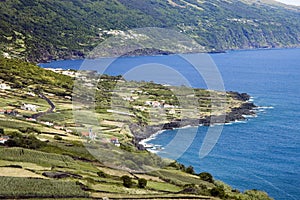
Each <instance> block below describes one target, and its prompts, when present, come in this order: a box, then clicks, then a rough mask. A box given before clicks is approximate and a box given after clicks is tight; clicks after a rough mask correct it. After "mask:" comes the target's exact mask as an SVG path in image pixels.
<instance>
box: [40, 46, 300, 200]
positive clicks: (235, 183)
mask: <svg viewBox="0 0 300 200" xmlns="http://www.w3.org/2000/svg"><path fill="white" fill-rule="evenodd" d="M209 57H210V58H211V59H212V60H213V62H214V63H215V65H216V66H217V68H218V70H219V72H220V74H221V77H222V79H223V82H224V88H225V90H227V91H237V92H245V93H248V94H249V95H251V97H252V99H253V102H254V103H255V104H256V105H257V106H259V109H258V112H257V116H256V117H251V118H247V120H245V121H242V122H234V123H231V124H227V125H224V127H223V131H222V133H221V135H220V138H219V140H218V141H217V143H216V145H215V146H214V148H213V149H212V151H210V153H209V154H208V155H207V156H205V157H203V158H202V157H200V156H199V151H200V148H201V145H202V144H203V140H204V137H205V135H206V133H207V129H208V127H204V126H200V127H188V128H184V129H181V130H180V132H181V133H184V134H186V136H187V137H186V138H189V137H188V136H189V135H191V134H193V133H196V134H195V135H194V138H193V141H192V142H191V145H190V146H189V147H188V148H187V149H185V150H184V151H182V152H183V153H182V155H181V154H180V156H178V152H175V151H174V149H172V148H164V147H167V146H168V144H170V143H172V141H173V140H174V138H176V134H177V133H178V130H167V131H163V132H162V133H160V134H158V135H156V137H154V138H153V139H151V140H150V141H148V143H151V144H155V145H161V146H162V147H163V149H162V150H161V151H158V152H157V153H158V154H159V155H160V156H162V157H167V158H174V156H175V157H176V158H177V160H178V161H179V162H181V163H183V164H185V165H192V166H193V167H194V169H195V171H196V172H202V171H206V172H209V173H211V174H213V176H214V178H215V179H219V180H222V181H224V182H226V183H227V184H229V185H231V186H232V187H233V188H236V189H238V190H240V191H244V190H246V189H258V190H264V191H266V192H267V193H268V194H269V195H270V196H271V197H273V198H274V199H278V200H297V199H300V190H299V188H300V123H299V119H300V49H268V50H265V49H264V50H240V51H229V52H227V53H221V54H210V55H209ZM112 61H113V63H112V64H111V65H110V67H109V68H107V69H106V70H104V69H101V70H100V71H105V73H107V74H110V75H124V76H125V77H126V78H127V79H135V80H145V81H149V80H153V81H156V82H160V83H164V84H175V85H181V84H185V83H187V85H190V86H192V87H201V88H210V87H207V85H206V82H205V80H204V79H202V80H201V77H200V78H199V74H198V73H197V72H195V71H194V70H193V69H192V68H191V66H190V64H189V63H188V62H186V60H184V59H181V58H180V57H178V56H176V55H164V56H141V57H123V58H118V59H116V60H112ZM88 62H89V66H93V65H95V63H98V66H97V67H96V68H93V69H98V68H100V67H101V64H99V62H100V63H101V61H100V60H97V61H88ZM83 63H84V62H83V60H65V61H53V62H50V63H45V64H40V66H42V67H50V68H64V69H79V68H80V66H81V65H82V64H83ZM141 66H142V67H141ZM166 66H170V67H166ZM138 67H140V69H139V70H135V69H136V68H138ZM162 67H164V68H165V69H166V70H165V71H164V70H160V69H161V68H162ZM81 69H82V68H81ZM145 69H146V70H147V73H145ZM174 69H175V70H176V72H177V73H174V71H175V70H174ZM150 72H151V73H153V74H151V73H150ZM147 74H148V75H147ZM149 74H150V75H149ZM162 74H169V77H173V76H178V77H181V78H182V77H184V78H182V80H183V81H178V78H176V81H175V79H172V78H171V79H170V80H169V79H168V76H165V75H162ZM178 74H179V75H178ZM153 77H155V78H153ZM182 142H183V143H184V141H182ZM178 148H179V149H180V144H178Z"/></svg>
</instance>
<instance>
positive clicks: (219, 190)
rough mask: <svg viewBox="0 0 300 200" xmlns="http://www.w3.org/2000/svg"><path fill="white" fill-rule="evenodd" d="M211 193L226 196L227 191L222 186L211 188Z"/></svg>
mask: <svg viewBox="0 0 300 200" xmlns="http://www.w3.org/2000/svg"><path fill="white" fill-rule="evenodd" d="M210 194H211V195H212V196H214V197H220V198H223V197H225V191H224V189H223V188H222V187H214V188H212V189H211V190H210Z"/></svg>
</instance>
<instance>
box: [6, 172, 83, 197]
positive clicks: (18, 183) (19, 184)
mask: <svg viewBox="0 0 300 200" xmlns="http://www.w3.org/2000/svg"><path fill="white" fill-rule="evenodd" d="M0 184H1V190H0V198H32V197H40V198H42V197H43V198H45V197H46V198H47V197H48V198H61V197H68V198H70V197H88V193H86V192H84V191H83V190H81V188H80V187H79V186H78V185H76V184H75V183H74V182H66V181H57V180H45V179H32V178H17V177H0Z"/></svg>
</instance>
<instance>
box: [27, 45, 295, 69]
mask: <svg viewBox="0 0 300 200" xmlns="http://www.w3.org/2000/svg"><path fill="white" fill-rule="evenodd" d="M284 49H300V46H293V45H292V46H286V47H261V48H245V49H220V50H207V51H203V52H198V53H207V54H210V55H213V54H224V53H230V52H243V51H264V50H266V51H270V50H284ZM129 53H130V52H129ZM194 53H197V52H194ZM174 54H176V53H169V52H167V53H162V54H136V55H129V54H128V55H127V56H126V55H125V56H121V57H125V58H126V57H141V56H164V55H174ZM186 54H193V52H187V53H186ZM112 58H113V57H112ZM117 58H118V57H117ZM85 59H90V58H88V57H87V56H86V55H84V56H70V57H58V58H57V59H38V60H36V61H33V62H34V63H35V64H37V65H38V66H40V65H41V64H48V63H51V62H56V61H64V60H85ZM94 59H98V58H94ZM66 70H67V69H66Z"/></svg>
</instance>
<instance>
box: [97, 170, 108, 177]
mask: <svg viewBox="0 0 300 200" xmlns="http://www.w3.org/2000/svg"><path fill="white" fill-rule="evenodd" d="M97 175H98V176H99V177H101V178H107V177H108V174H106V173H104V172H103V171H99V172H97Z"/></svg>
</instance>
